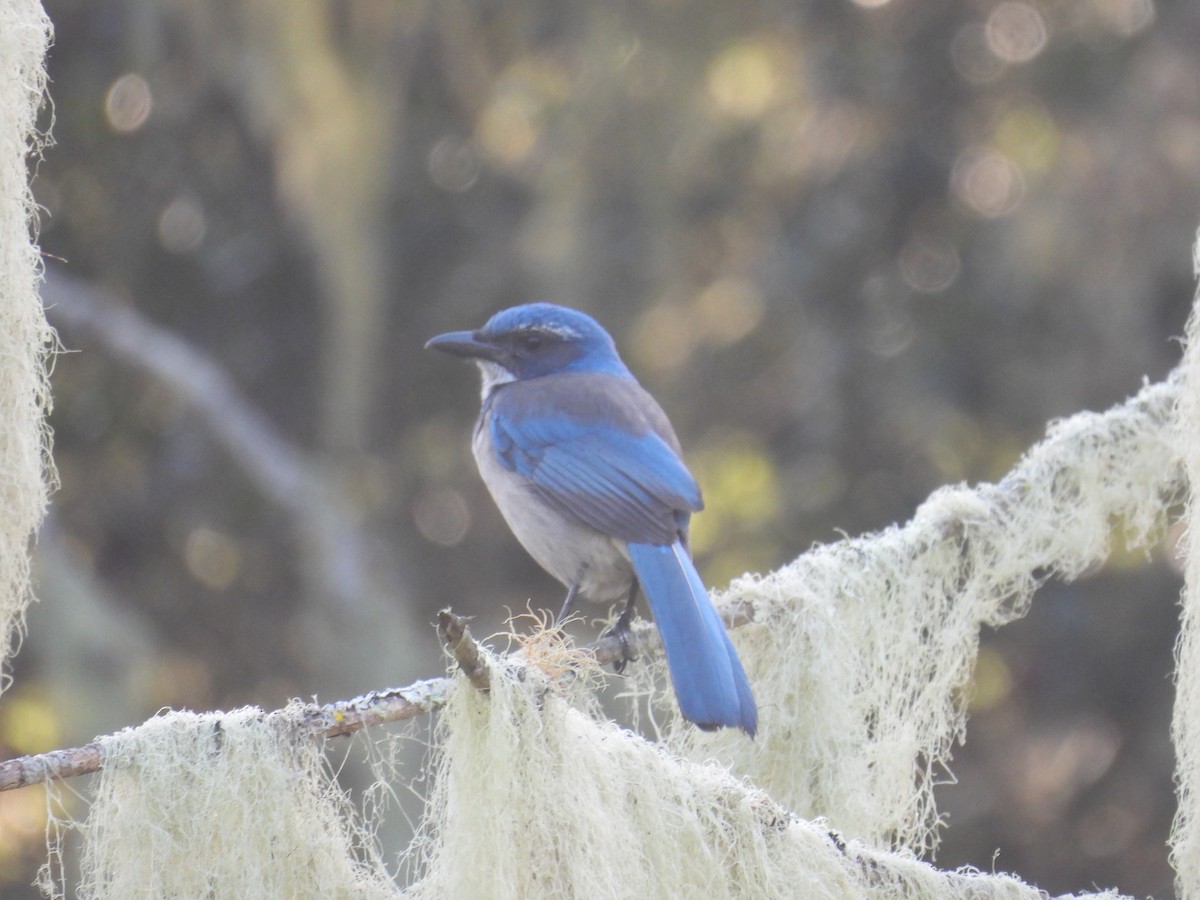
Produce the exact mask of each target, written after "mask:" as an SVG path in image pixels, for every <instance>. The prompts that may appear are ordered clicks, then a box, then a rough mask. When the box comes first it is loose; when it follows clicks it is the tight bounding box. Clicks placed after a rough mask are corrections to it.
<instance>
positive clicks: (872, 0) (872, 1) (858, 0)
mask: <svg viewBox="0 0 1200 900" xmlns="http://www.w3.org/2000/svg"><path fill="white" fill-rule="evenodd" d="M850 2H852V3H853V4H854V5H855V6H861V7H863V8H864V9H878V8H879V7H881V6H887V5H888V4H889V3H891V2H892V0H850Z"/></svg>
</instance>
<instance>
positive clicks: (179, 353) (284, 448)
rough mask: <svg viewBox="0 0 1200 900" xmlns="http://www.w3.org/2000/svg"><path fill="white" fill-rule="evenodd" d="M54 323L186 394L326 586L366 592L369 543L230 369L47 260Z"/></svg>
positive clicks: (349, 600)
mask: <svg viewBox="0 0 1200 900" xmlns="http://www.w3.org/2000/svg"><path fill="white" fill-rule="evenodd" d="M42 297H43V301H44V303H45V306H46V312H47V314H48V316H49V318H50V320H51V322H52V323H53V324H55V325H56V326H65V327H66V328H67V329H69V330H70V331H72V332H74V333H76V334H79V335H83V336H86V337H87V338H89V339H91V340H94V341H96V342H98V343H100V344H102V345H103V346H104V347H105V348H107V349H108V351H109V352H110V353H112V354H113V355H114V356H115V357H116V358H117V359H119V360H121V361H122V362H125V363H128V364H130V365H132V366H135V367H137V368H138V369H141V370H142V371H143V372H145V373H147V374H148V375H151V376H152V377H154V378H155V379H156V380H158V381H160V382H162V383H163V384H164V385H166V387H167V388H169V389H170V391H171V392H172V393H173V394H174V395H175V396H176V397H178V398H180V399H181V400H183V401H184V402H185V403H187V404H188V405H189V406H190V407H191V408H192V410H193V411H195V412H196V413H197V414H198V415H199V416H200V417H201V418H202V419H203V421H204V423H205V424H206V425H207V426H208V428H209V429H210V430H211V432H212V434H213V435H214V437H215V438H216V440H217V441H218V442H219V443H220V444H221V446H223V447H224V448H225V450H226V451H227V452H228V453H229V455H230V456H231V457H232V458H233V460H234V461H235V462H236V463H237V464H238V465H239V466H241V468H242V470H243V471H244V472H245V473H246V475H247V476H248V477H249V478H250V479H251V480H252V481H253V482H254V484H255V485H256V486H257V487H258V489H259V490H260V491H261V492H262V493H263V494H264V495H265V496H266V497H268V498H269V499H270V500H271V501H272V502H274V503H276V504H277V505H279V506H280V507H282V508H283V509H285V510H286V511H287V512H288V513H289V514H290V516H291V518H292V521H293V522H295V523H296V526H297V530H298V531H299V532H300V534H301V536H302V538H304V540H305V541H306V543H308V544H309V545H310V546H311V547H312V548H313V551H314V555H315V556H316V558H317V560H318V561H319V565H317V566H316V567H315V569H314V571H316V572H317V573H318V574H319V577H320V578H321V581H322V585H323V587H324V588H325V589H326V590H328V591H329V592H330V593H332V594H333V595H334V596H336V597H337V598H338V599H339V600H340V601H341V602H342V604H343V605H344V606H345V607H347V608H357V607H361V606H362V604H363V602H364V599H365V598H366V597H368V596H369V591H368V587H369V585H368V583H367V580H366V576H365V573H366V572H368V571H369V567H368V564H367V560H368V553H367V550H366V547H367V542H366V539H365V537H364V535H363V534H362V532H361V529H359V527H358V525H357V523H356V522H355V517H354V514H353V512H352V510H351V509H350V508H349V507H348V506H347V505H346V504H345V502H343V501H342V500H341V499H340V496H339V493H338V491H337V490H336V489H335V487H334V485H332V484H330V483H329V480H328V478H327V477H326V475H325V472H324V471H323V470H322V469H321V468H320V467H318V466H316V465H314V464H313V463H312V462H311V461H310V460H309V459H308V458H307V456H306V455H305V454H304V453H303V452H302V451H301V450H300V449H299V448H297V447H296V445H295V444H293V443H292V442H291V441H289V440H288V439H287V438H286V437H285V436H284V435H283V434H281V433H280V432H279V430H278V429H277V428H276V427H275V426H274V425H273V424H272V423H271V421H270V420H269V419H268V418H267V417H266V416H264V415H263V414H262V413H261V412H259V411H258V410H257V409H255V408H254V407H253V406H252V405H251V404H250V403H248V402H247V400H246V399H245V397H243V396H242V393H241V392H240V391H239V390H238V387H237V385H236V384H235V383H234V381H233V379H232V378H231V377H230V376H229V374H228V373H227V372H226V371H225V370H224V369H223V368H222V367H221V366H220V365H219V364H218V363H217V362H216V361H215V360H213V359H212V358H211V357H209V356H207V355H205V354H204V353H202V352H201V351H200V350H198V349H197V348H196V347H194V346H192V345H191V344H189V343H188V342H187V341H185V340H183V339H182V338H180V337H179V336H178V335H175V334H172V333H171V332H169V331H167V330H165V329H163V328H160V327H158V326H157V325H155V324H153V323H152V322H149V321H147V320H146V319H145V318H144V317H143V316H141V315H140V314H139V313H138V312H137V311H136V310H135V309H134V308H133V307H132V306H130V305H128V304H124V303H121V302H120V301H119V300H118V299H117V298H115V297H113V296H111V295H109V294H108V293H107V292H105V291H104V290H103V289H101V288H99V287H97V286H95V285H92V284H90V283H88V282H86V281H83V280H80V279H78V278H73V277H71V276H69V275H65V274H63V273H62V272H61V271H60V270H59V269H57V268H56V267H53V266H47V267H46V278H45V284H44V285H43V288H42Z"/></svg>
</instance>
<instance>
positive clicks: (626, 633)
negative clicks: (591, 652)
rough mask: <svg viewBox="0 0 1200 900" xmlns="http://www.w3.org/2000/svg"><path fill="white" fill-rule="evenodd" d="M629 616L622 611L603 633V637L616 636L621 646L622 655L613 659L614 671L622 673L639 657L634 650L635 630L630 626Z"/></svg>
mask: <svg viewBox="0 0 1200 900" xmlns="http://www.w3.org/2000/svg"><path fill="white" fill-rule="evenodd" d="M629 618H630V617H629V616H628V615H627V614H626V613H624V612H622V613H621V615H619V616H618V617H617V621H615V622H613V624H612V625H610V626H609V627H608V628H606V629H604V631H603V632H602V633H601V635H600V636H601V637H602V638H610V637H611V638H616V639H617V644H618V646H620V648H621V655H620V656H619V657H617V658H616V659H614V660H613V664H612V667H613V671H614V672H616V673H617V674H618V675H620V674H621V673H622V672H624V671H625V667H626V666H627V665H629V664H630V663H631V662H633V661H634V660H636V659H637V656H636V655H635V654H634V652H633V632H632V631H631V630H630V627H629Z"/></svg>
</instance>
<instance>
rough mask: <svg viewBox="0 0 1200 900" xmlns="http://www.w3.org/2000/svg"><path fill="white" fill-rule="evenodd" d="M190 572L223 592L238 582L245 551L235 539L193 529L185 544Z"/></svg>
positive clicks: (205, 583) (213, 532)
mask: <svg viewBox="0 0 1200 900" xmlns="http://www.w3.org/2000/svg"><path fill="white" fill-rule="evenodd" d="M183 562H184V565H185V566H187V570H188V573H189V574H190V575H191V576H192V577H193V578H195V579H196V580H197V581H199V582H200V583H201V584H203V585H204V586H205V587H209V588H212V589H213V590H214V591H223V590H225V589H226V588H228V587H229V586H230V585H232V584H233V582H234V581H235V580H237V577H238V573H239V572H241V569H242V552H241V550H240V549H239V548H238V545H237V544H236V543H235V542H234V541H233V539H232V538H230V537H228V536H227V535H224V534H221V533H220V532H219V531H214V530H213V529H211V528H205V527H203V526H201V527H199V528H194V529H192V531H191V533H190V534H188V536H187V539H186V540H185V541H184V543H183Z"/></svg>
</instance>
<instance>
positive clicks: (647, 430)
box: [487, 375, 703, 545]
mask: <svg viewBox="0 0 1200 900" xmlns="http://www.w3.org/2000/svg"><path fill="white" fill-rule="evenodd" d="M487 427H489V428H490V429H491V437H492V446H493V452H494V453H495V454H496V457H497V459H498V460H499V461H500V463H501V465H503V466H504V467H505V468H507V469H509V470H510V471H513V472H516V473H518V474H519V475H522V476H524V477H525V478H527V479H528V480H529V483H530V486H531V489H532V490H534V491H536V492H537V493H538V494H539V495H540V496H541V497H542V498H543V499H545V500H546V501H547V502H549V503H550V504H552V505H553V506H554V507H556V508H557V509H559V510H561V511H562V512H565V513H566V514H567V515H569V516H571V517H573V518H575V519H577V520H578V521H580V522H582V523H583V524H585V525H587V526H589V527H591V528H594V529H595V530H597V531H599V532H602V533H604V534H608V535H611V536H612V537H615V538H618V539H620V540H623V541H634V542H638V543H645V544H659V545H661V544H671V543H673V542H674V541H676V540H677V539H678V537H679V534H680V532H681V530H686V527H687V520H688V516H689V513H690V512H692V511H695V510H698V509H700V508H701V506H702V505H703V502H702V500H701V497H700V488H699V487H698V486H697V484H696V481H695V479H694V478H692V475H691V473H690V472H688V470H687V467H686V466H685V465H684V464H683V461H682V460H681V459H680V458H679V454H678V453H677V451H676V449H675V446H677V443H676V441H675V436H674V434H673V433H672V432H671V431H670V425H669V424H667V423H666V417H665V416H664V415H663V414H662V411H661V409H659V408H658V405H657V404H656V403H654V401H653V399H651V398H650V395H649V394H647V393H646V392H645V391H643V390H642V389H641V388H640V387H639V386H638V385H637V382H635V381H633V380H632V379H629V378H618V377H608V376H598V375H589V376H585V377H578V378H574V377H558V378H555V379H545V380H541V383H537V382H532V381H531V382H521V383H516V384H512V385H507V386H505V388H504V389H503V390H502V391H499V392H497V395H496V396H495V400H494V402H493V403H492V404H491V409H490V416H489V421H488V426H487ZM673 445H674V446H673Z"/></svg>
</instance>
